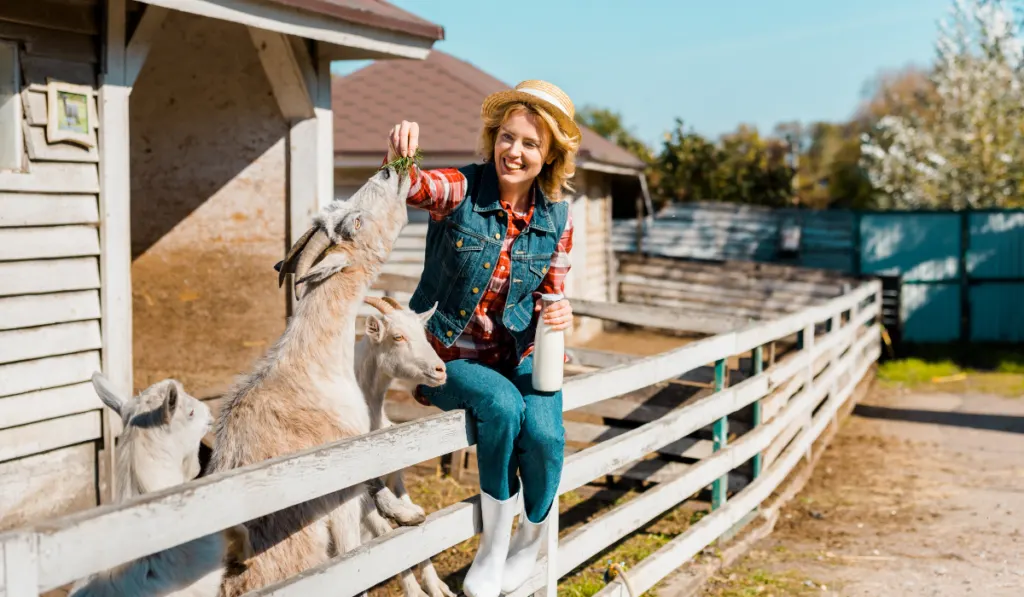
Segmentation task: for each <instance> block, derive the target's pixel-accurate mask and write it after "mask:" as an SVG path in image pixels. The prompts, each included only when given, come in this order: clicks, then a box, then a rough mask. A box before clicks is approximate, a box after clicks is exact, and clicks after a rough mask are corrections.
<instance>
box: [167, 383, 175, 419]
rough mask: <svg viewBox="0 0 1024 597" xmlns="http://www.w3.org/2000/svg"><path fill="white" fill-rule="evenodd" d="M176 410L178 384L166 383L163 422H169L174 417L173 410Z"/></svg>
mask: <svg viewBox="0 0 1024 597" xmlns="http://www.w3.org/2000/svg"><path fill="white" fill-rule="evenodd" d="M176 410H178V385H177V384H175V383H170V384H168V388H167V395H166V396H164V423H169V422H170V421H171V419H173V418H174V411H176Z"/></svg>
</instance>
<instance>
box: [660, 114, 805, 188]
mask: <svg viewBox="0 0 1024 597" xmlns="http://www.w3.org/2000/svg"><path fill="white" fill-rule="evenodd" d="M787 152H788V145H787V144H786V143H784V142H782V141H780V140H779V139H773V138H765V137H762V136H761V135H760V134H759V133H758V132H757V129H756V128H753V127H748V126H745V125H740V126H739V127H738V128H737V129H736V131H734V132H732V133H728V134H725V135H722V136H721V138H720V139H719V140H718V143H713V142H711V141H709V140H708V139H706V138H704V137H703V136H701V135H700V134H698V133H696V132H694V131H692V130H691V131H686V130H685V129H684V126H683V121H682V120H680V119H678V118H677V119H676V122H675V129H674V130H673V131H671V132H670V133H667V134H666V135H665V141H664V143H663V144H662V149H661V152H660V153H659V154H658V158H657V169H658V170H659V171H660V173H661V179H660V184H659V185H658V187H657V191H658V194H659V195H661V196H662V197H665V198H666V199H668V200H671V201H726V202H733V203H748V204H761V205H785V204H787V203H789V201H790V199H791V197H792V195H793V194H792V184H791V183H792V177H793V170H792V168H790V167H789V165H788V164H786V153H787Z"/></svg>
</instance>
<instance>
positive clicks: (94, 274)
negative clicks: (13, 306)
mask: <svg viewBox="0 0 1024 597" xmlns="http://www.w3.org/2000/svg"><path fill="white" fill-rule="evenodd" d="M99 287H100V272H99V264H98V263H97V262H96V258H95V257H75V258H71V259H57V260H43V261H16V262H8V263H4V262H0V296H16V295H22V294H36V293H43V292H60V291H64V290H88V289H93V288H99Z"/></svg>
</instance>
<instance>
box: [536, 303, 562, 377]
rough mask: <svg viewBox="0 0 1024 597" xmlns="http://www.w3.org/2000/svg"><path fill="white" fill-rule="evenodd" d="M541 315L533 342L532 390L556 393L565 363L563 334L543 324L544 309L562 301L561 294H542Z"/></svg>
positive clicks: (538, 318) (539, 315)
mask: <svg viewBox="0 0 1024 597" xmlns="http://www.w3.org/2000/svg"><path fill="white" fill-rule="evenodd" d="M540 299H541V301H542V303H541V305H542V307H541V313H540V314H538V317H537V333H536V335H535V337H534V341H533V389H535V390H537V391H538V392H556V391H558V390H560V389H562V373H563V367H564V362H565V334H564V332H562V331H561V330H552V329H551V328H550V326H548V324H546V323H544V317H543V313H544V309H547V308H548V305H550V304H552V303H556V302H558V301H560V300H562V295H561V294H542V295H541V296H540Z"/></svg>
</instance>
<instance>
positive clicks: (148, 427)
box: [70, 373, 249, 597]
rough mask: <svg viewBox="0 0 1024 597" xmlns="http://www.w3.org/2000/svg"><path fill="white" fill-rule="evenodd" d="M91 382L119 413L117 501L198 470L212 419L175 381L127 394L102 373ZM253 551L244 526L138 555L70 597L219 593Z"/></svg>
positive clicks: (75, 589)
mask: <svg viewBox="0 0 1024 597" xmlns="http://www.w3.org/2000/svg"><path fill="white" fill-rule="evenodd" d="M92 383H93V388H94V389H95V390H96V393H97V394H98V395H99V397H100V400H102V401H103V404H105V405H107V406H108V407H110V408H111V409H112V410H113V411H114V412H116V413H117V414H118V415H120V416H121V420H122V421H123V422H124V431H123V432H122V434H121V437H120V442H119V443H118V446H117V451H116V460H117V463H116V466H117V475H116V479H117V482H116V483H115V491H114V497H115V501H117V502H123V501H125V500H127V499H130V498H133V497H135V496H138V495H142V494H144V493H149V492H151V491H157V490H160V489H165V488H167V487H173V486H175V485H180V484H182V483H185V482H188V481H191V480H192V479H195V478H196V477H197V476H198V475H199V442H200V440H202V438H203V436H204V435H205V434H206V433H207V432H208V431H209V430H210V428H211V426H212V423H213V417H212V416H211V415H210V409H209V408H208V407H207V406H206V404H204V403H203V402H201V401H199V400H196V399H195V398H193V397H192V396H190V395H188V394H187V393H186V392H185V391H184V390H183V389H182V387H181V384H180V383H179V382H178V381H177V380H174V379H165V380H163V381H159V382H157V383H155V384H153V385H151V386H149V387H148V388H146V389H145V390H143V391H142V392H141V393H140V394H139V395H138V397H136V398H135V399H134V400H130V399H129V400H124V399H122V398H121V396H120V395H119V394H118V393H117V392H116V391H115V390H114V389H113V388H112V387H111V385H110V382H109V381H107V379H106V378H105V377H103V375H102V374H100V373H94V374H93V376H92ZM248 555H249V540H248V536H247V534H246V532H245V527H242V526H238V527H232V528H229V529H225V531H224V532H220V533H213V534H210V535H206V536H205V537H200V538H198V539H194V540H192V541H189V542H187V543H184V544H182V545H178V546H176V547H172V548H170V549H166V550H164V551H161V552H157V553H155V554H152V555H149V556H146V557H143V558H139V559H137V560H133V561H131V562H128V563H126V564H123V565H121V566H117V567H114V568H112V569H110V570H107V571H104V572H101V573H98V574H94V575H92V576H90V577H88V578H86V579H83V580H80V581H79V582H77V583H75V585H74V586H73V587H72V589H71V593H70V595H71V597H115V596H116V597H150V596H152V597H156V596H158V595H159V596H161V597H167V596H171V595H173V596H175V597H216V596H217V594H218V593H219V592H220V584H221V578H222V577H223V575H224V570H225V566H227V565H230V564H234V563H241V562H243V561H244V560H245V558H246V557H248Z"/></svg>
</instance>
